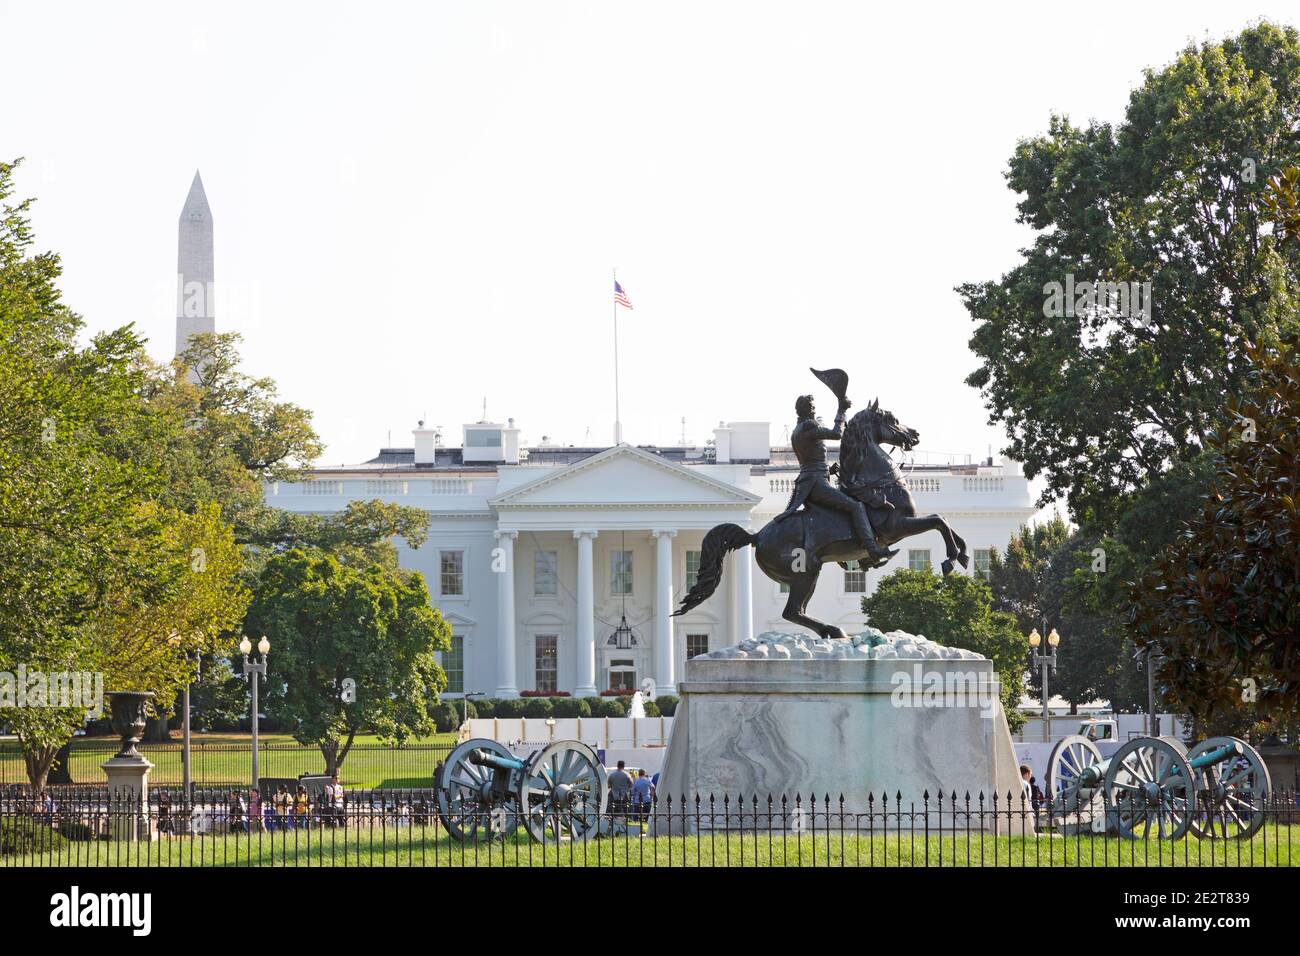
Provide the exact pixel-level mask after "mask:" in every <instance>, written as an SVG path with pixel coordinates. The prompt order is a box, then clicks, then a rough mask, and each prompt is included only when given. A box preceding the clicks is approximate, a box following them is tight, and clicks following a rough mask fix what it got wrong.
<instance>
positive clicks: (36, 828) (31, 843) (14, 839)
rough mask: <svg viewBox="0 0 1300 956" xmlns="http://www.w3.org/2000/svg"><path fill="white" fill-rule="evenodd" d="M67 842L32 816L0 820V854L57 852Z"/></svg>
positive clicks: (16, 854)
mask: <svg viewBox="0 0 1300 956" xmlns="http://www.w3.org/2000/svg"><path fill="white" fill-rule="evenodd" d="M67 842H68V841H67V840H65V839H64V838H63V837H61V836H59V834H58V833H57V832H55V831H54V829H53V828H52V827H50V826H48V825H47V824H44V823H38V822H37V821H36V819H35V818H33V817H10V818H8V819H3V820H0V856H9V855H15V856H18V855H22V854H24V853H58V852H59V850H60V848H62V847H64V846H66V845H67Z"/></svg>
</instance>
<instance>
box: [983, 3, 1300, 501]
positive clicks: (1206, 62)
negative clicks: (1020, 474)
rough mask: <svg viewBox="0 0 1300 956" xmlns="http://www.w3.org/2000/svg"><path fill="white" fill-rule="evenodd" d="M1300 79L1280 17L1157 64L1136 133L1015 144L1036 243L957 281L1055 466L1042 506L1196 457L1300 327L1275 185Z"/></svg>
mask: <svg viewBox="0 0 1300 956" xmlns="http://www.w3.org/2000/svg"><path fill="white" fill-rule="evenodd" d="M1298 74H1300V35H1298V34H1297V33H1296V31H1295V30H1293V29H1291V28H1280V27H1277V26H1274V25H1272V24H1269V23H1261V24H1259V25H1257V26H1252V27H1250V28H1248V29H1247V30H1245V31H1243V32H1242V33H1241V34H1240V35H1239V36H1237V37H1234V38H1230V39H1227V40H1224V41H1223V42H1221V43H1204V44H1201V45H1199V46H1196V45H1193V46H1189V47H1187V48H1186V49H1185V50H1184V51H1183V52H1182V53H1181V54H1180V55H1179V56H1178V58H1177V59H1176V60H1175V61H1174V62H1173V63H1172V64H1171V65H1169V66H1168V67H1166V68H1165V69H1163V70H1160V71H1148V72H1147V74H1146V75H1145V77H1144V81H1143V83H1142V85H1141V86H1140V87H1138V88H1137V89H1136V90H1135V91H1134V92H1133V93H1132V95H1131V97H1130V100H1129V104H1128V109H1127V112H1126V115H1125V118H1124V121H1123V122H1122V123H1121V124H1120V125H1119V126H1118V127H1112V126H1111V125H1110V124H1107V123H1095V122H1094V123H1091V124H1089V125H1088V126H1087V127H1086V128H1085V127H1078V126H1075V125H1073V124H1072V123H1071V122H1070V121H1069V120H1068V119H1066V118H1064V117H1053V118H1052V120H1051V122H1050V125H1049V129H1048V132H1047V134H1046V135H1044V136H1039V137H1035V138H1031V139H1026V140H1024V141H1022V142H1021V143H1019V145H1018V146H1017V148H1016V150H1015V154H1014V156H1013V157H1012V159H1011V162H1010V167H1009V170H1008V173H1007V179H1008V183H1009V185H1010V186H1011V188H1012V189H1013V190H1014V191H1016V192H1017V193H1019V194H1020V195H1021V197H1022V198H1021V201H1020V203H1019V205H1018V209H1019V219H1020V221H1021V222H1023V223H1025V224H1027V225H1029V226H1030V227H1031V228H1033V229H1034V230H1035V232H1036V236H1035V239H1034V242H1033V244H1032V246H1031V247H1030V248H1028V249H1027V250H1025V251H1024V254H1023V255H1024V258H1023V261H1022V262H1021V263H1020V264H1019V265H1017V266H1016V267H1015V268H1014V269H1012V270H1011V271H1010V272H1009V273H1007V274H1006V275H1005V276H1003V277H1002V278H1001V279H999V280H996V281H987V282H980V283H970V284H966V285H963V286H961V287H960V288H959V290H958V291H959V292H960V294H961V295H962V298H963V299H964V301H965V304H966V307H967V309H968V310H969V312H970V314H971V316H972V318H973V319H974V320H975V322H976V323H977V328H976V331H975V333H974V335H973V337H972V339H971V348H972V349H973V350H974V352H975V353H976V355H977V356H979V358H980V360H981V365H980V367H979V368H978V369H977V370H975V371H974V372H973V373H972V374H971V375H970V376H969V378H968V379H967V381H968V383H969V384H971V385H973V386H975V387H977V388H979V389H980V390H981V393H982V395H983V397H984V399H985V402H986V404H987V405H988V408H989V412H990V421H991V422H1002V423H1003V424H1004V426H1005V428H1006V431H1007V436H1008V439H1009V441H1010V444H1009V446H1008V448H1007V449H1006V450H1007V453H1008V454H1009V455H1011V456H1012V457H1013V458H1016V459H1018V460H1020V461H1022V462H1024V465H1025V473H1026V474H1027V475H1028V476H1030V477H1034V476H1036V475H1039V474H1042V475H1044V476H1045V477H1046V479H1047V482H1046V489H1045V491H1044V493H1043V499H1042V500H1043V503H1046V502H1048V501H1051V500H1053V499H1056V498H1058V497H1059V496H1060V495H1062V494H1066V493H1068V495H1069V500H1070V507H1071V512H1072V514H1073V516H1074V518H1075V520H1076V521H1077V522H1078V523H1079V524H1081V525H1086V524H1089V523H1090V522H1094V521H1096V522H1100V523H1101V524H1106V523H1107V522H1109V521H1110V520H1112V519H1113V518H1114V517H1115V516H1117V515H1118V514H1120V513H1121V512H1122V511H1123V510H1124V508H1125V505H1126V503H1127V499H1128V496H1129V495H1131V494H1132V493H1133V492H1135V491H1136V490H1138V489H1140V488H1141V487H1143V486H1144V485H1146V484H1148V483H1149V482H1151V481H1153V480H1155V479H1156V478H1158V477H1159V476H1161V475H1163V474H1164V473H1165V472H1166V471H1167V470H1168V469H1169V468H1170V467H1171V466H1172V465H1176V464H1178V463H1182V462H1189V461H1191V460H1193V459H1195V458H1197V457H1198V456H1199V455H1200V454H1201V451H1202V449H1203V448H1204V447H1205V445H1206V442H1207V441H1208V440H1209V437H1210V436H1211V434H1212V433H1213V432H1214V430H1215V428H1216V427H1218V426H1219V425H1220V424H1221V423H1222V422H1223V419H1224V410H1225V408H1226V407H1227V403H1228V400H1229V399H1230V397H1231V396H1234V395H1237V394H1241V392H1242V390H1243V387H1244V385H1245V380H1246V376H1247V375H1248V373H1249V368H1250V366H1249V362H1248V360H1247V357H1246V354H1245V342H1246V340H1247V339H1250V340H1254V341H1258V342H1260V343H1262V344H1269V343H1271V342H1274V341H1276V339H1277V338H1278V336H1279V335H1281V334H1283V333H1284V332H1285V331H1286V330H1287V329H1289V328H1294V327H1295V326H1296V313H1295V311H1294V309H1293V305H1294V302H1295V296H1296V291H1297V275H1298V271H1297V268H1296V265H1297V255H1298V254H1300V250H1297V249H1295V248H1285V247H1283V246H1282V245H1281V244H1280V243H1279V241H1278V237H1277V236H1276V235H1275V234H1274V230H1273V228H1272V222H1271V219H1272V215H1271V212H1270V209H1269V207H1268V205H1267V203H1266V197H1267V196H1268V195H1269V194H1268V193H1267V192H1266V190H1265V183H1266V180H1267V177H1268V176H1269V174H1270V173H1273V172H1277V171H1279V170H1282V169H1283V168H1285V167H1287V166H1290V165H1295V164H1296V162H1297V160H1300V131H1298V130H1297V127H1296V125H1295V122H1294V117H1295V116H1296V115H1297V113H1298V112H1300V83H1296V81H1295V78H1296V76H1297V75H1298ZM1098 282H1102V283H1126V284H1127V283H1137V287H1136V289H1137V295H1136V297H1135V296H1134V295H1133V292H1134V287H1133V286H1131V285H1126V286H1125V287H1124V289H1123V290H1121V289H1120V288H1119V287H1118V286H1115V287H1111V286H1109V285H1108V286H1104V287H1102V289H1101V290H1100V294H1099V290H1098V289H1097V288H1096V287H1095V286H1094V287H1085V286H1084V285H1083V283H1098ZM1143 283H1150V286H1144V285H1143ZM1067 288H1070V289H1072V291H1073V293H1074V296H1075V301H1074V302H1066V301H1064V290H1065V289H1067ZM1147 290H1149V294H1148V295H1146V297H1145V300H1144V299H1143V295H1144V294H1145V293H1146V292H1147ZM1121 291H1122V292H1124V293H1125V294H1124V295H1121ZM1135 302H1136V304H1135ZM1145 306H1149V308H1146V307H1145Z"/></svg>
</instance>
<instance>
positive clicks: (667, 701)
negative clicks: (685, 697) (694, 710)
mask: <svg viewBox="0 0 1300 956" xmlns="http://www.w3.org/2000/svg"><path fill="white" fill-rule="evenodd" d="M655 704H656V705H657V706H658V707H659V713H661V714H663V715H664V716H665V717H671V716H672V715H673V714H675V713H676V712H677V698H676V697H675V696H674V695H672V694H664V696H662V697H656V698H655ZM649 712H650V711H648V710H647V711H646V713H649Z"/></svg>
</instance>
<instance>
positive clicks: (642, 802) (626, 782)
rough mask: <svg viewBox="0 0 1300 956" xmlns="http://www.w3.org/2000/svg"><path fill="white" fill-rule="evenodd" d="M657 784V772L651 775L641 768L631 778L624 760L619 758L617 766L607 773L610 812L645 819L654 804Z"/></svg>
mask: <svg viewBox="0 0 1300 956" xmlns="http://www.w3.org/2000/svg"><path fill="white" fill-rule="evenodd" d="M658 784H659V774H657V773H656V774H655V775H654V776H653V777H651V776H649V775H648V774H647V773H646V772H645V770H644V769H641V770H638V771H637V772H636V777H635V778H633V776H632V775H631V774H630V773H628V772H627V763H626V761H623V760H620V761H619V762H618V767H617V768H615V770H614V772H613V773H611V774H610V775H609V810H610V812H611V813H620V814H627V815H629V816H635V817H637V818H639V819H645V818H646V817H648V816H649V815H650V808H651V806H653V805H654V802H655V791H656V787H657V786H658Z"/></svg>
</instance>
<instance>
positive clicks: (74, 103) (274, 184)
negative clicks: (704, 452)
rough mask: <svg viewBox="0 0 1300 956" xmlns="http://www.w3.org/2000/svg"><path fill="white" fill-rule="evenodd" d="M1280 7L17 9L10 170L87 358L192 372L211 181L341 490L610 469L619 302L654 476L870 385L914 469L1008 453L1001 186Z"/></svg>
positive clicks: (217, 218)
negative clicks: (187, 219)
mask: <svg viewBox="0 0 1300 956" xmlns="http://www.w3.org/2000/svg"><path fill="white" fill-rule="evenodd" d="M1291 10H1294V4H1283V3H1258V2H1247V3H1244V4H1240V3H1222V2H1214V3H1191V2H1183V3H1177V4H1174V3H1167V4H1136V3H1132V2H1131V0H1130V2H1122V3H1090V4H1087V5H1083V6H1080V5H1079V4H1077V3H1068V4H1067V3H1055V4H1045V3H1041V2H1037V3H1025V4H997V5H988V4H952V5H948V4H942V5H927V4H920V3H910V4H901V5H884V4H868V3H853V4H847V3H845V4H832V3H814V2H800V3H794V2H789V3H784V4H768V3H754V2H746V3H698V2H694V3H668V2H656V3H640V4H632V3H611V2H600V3H596V2H590V3H554V2H546V3H538V2H532V3H486V2H472V3H471V2H464V3H446V2H439V3H421V4H415V3H407V4H396V3H374V2H369V3H365V4H360V3H352V4H344V5H330V4H326V3H319V2H312V3H303V4H289V3H249V4H242V3H230V2H221V3H217V2H208V3H177V2H167V3H130V4H103V3H90V2H85V3H50V2H13V0H0V37H3V38H4V42H3V47H4V59H5V75H6V96H5V103H4V106H3V111H2V112H0V156H3V157H5V158H13V157H17V156H25V157H26V162H25V164H24V165H23V167H22V168H21V170H20V173H19V176H18V183H17V185H18V191H19V195H20V196H26V195H34V196H36V197H37V200H38V201H37V204H36V206H35V208H34V211H33V219H34V222H35V227H36V230H37V236H38V242H39V246H40V247H41V248H43V249H53V250H55V251H57V252H59V253H60V254H61V255H62V257H63V262H64V268H65V275H64V278H63V289H64V291H65V294H66V299H67V301H68V302H69V303H70V305H71V306H72V307H73V308H74V309H76V310H77V311H78V312H80V313H81V314H82V315H83V316H84V317H85V319H86V321H87V324H88V328H89V329H90V330H92V331H93V330H100V329H106V328H111V327H116V326H118V325H121V324H124V323H127V322H134V323H135V324H136V326H137V327H138V328H139V329H140V330H141V331H142V332H143V333H144V334H145V335H146V336H147V337H148V338H149V340H150V347H151V352H152V353H153V354H154V355H156V356H157V357H159V358H168V357H170V356H171V354H172V352H173V346H174V337H175V333H174V329H175V270H176V223H177V217H178V216H179V214H180V210H181V205H182V203H183V201H184V199H185V195H186V192H187V191H188V188H189V184H190V180H191V178H192V177H193V175H194V171H195V169H196V168H197V169H200V170H201V171H202V174H203V180H204V183H205V185H206V188H207V194H208V199H209V201H210V203H211V206H212V211H213V220H214V224H215V242H216V276H217V327H218V329H219V330H222V331H238V332H240V333H242V334H243V336H244V339H245V342H244V355H245V358H246V365H247V367H248V369H249V370H250V371H252V372H254V373H256V374H266V375H271V376H273V377H274V378H275V379H276V380H277V381H278V382H279V384H280V386H281V391H282V393H283V395H284V396H285V397H286V398H288V399H290V400H292V401H294V402H297V403H299V404H301V405H304V406H306V407H308V408H311V409H313V410H314V412H315V416H316V418H315V422H316V426H317V428H318V430H319V432H320V434H321V436H322V438H323V439H324V440H325V442H326V443H327V446H328V450H327V452H326V455H325V456H324V458H323V459H322V463H323V464H339V463H343V462H348V463H352V462H356V461H361V460H364V459H366V458H369V457H372V456H373V454H374V453H375V451H376V450H377V449H378V448H379V446H381V445H384V444H387V443H388V441H389V438H388V435H389V433H390V432H391V435H392V443H393V444H395V445H402V446H409V445H410V444H411V436H410V429H411V428H412V427H413V426H414V425H415V422H416V420H417V419H419V418H422V417H426V416H427V419H428V421H429V422H430V423H436V424H441V425H443V426H444V429H445V433H446V434H447V436H448V443H449V444H458V443H459V435H460V430H459V426H460V425H461V424H462V423H463V422H467V421H474V420H476V419H478V418H479V417H480V415H481V412H482V406H483V400H484V398H486V400H487V414H488V417H489V418H491V419H494V420H498V421H503V420H505V419H506V418H507V417H513V418H515V420H516V422H517V424H518V425H519V426H520V427H521V428H522V429H523V431H524V437H525V438H526V439H527V440H528V441H530V442H536V441H538V440H540V439H541V437H542V436H543V435H548V436H550V437H551V439H552V440H554V441H558V442H560V443H563V444H586V443H591V444H607V443H609V442H610V441H611V440H612V439H611V436H612V422H613V418H614V389H613V365H612V362H613V359H612V353H613V350H612V282H611V269H613V268H617V270H618V276H619V280H620V281H621V282H622V284H623V286H624V288H625V289H626V290H627V293H628V295H629V296H630V297H631V299H632V301H633V303H634V305H635V310H634V311H632V312H625V311H623V312H621V313H620V316H619V333H620V342H621V346H622V348H621V373H622V375H621V377H622V419H623V423H624V436H625V438H626V439H627V440H628V441H631V442H636V443H660V444H668V443H676V442H677V441H678V440H679V439H680V436H681V431H682V426H681V419H682V417H683V416H684V417H685V418H686V435H687V438H688V439H691V440H693V441H698V442H702V441H703V440H705V439H706V438H708V437H710V436H711V434H712V431H711V430H712V428H713V427H714V426H715V425H716V424H717V422H718V421H719V420H722V419H727V420H770V421H772V422H773V428H772V437H773V440H775V441H779V440H781V438H782V434H783V428H784V427H785V426H787V425H789V424H791V423H792V420H793V411H792V405H793V400H794V398H795V396H796V395H797V394H799V393H800V392H804V391H811V392H813V393H814V394H817V395H818V396H819V397H820V398H822V399H823V403H822V408H823V410H824V411H826V412H827V413H828V415H829V413H830V412H831V411H832V408H831V402H830V400H829V393H828V392H826V390H825V389H824V387H823V386H821V385H820V384H818V383H817V382H816V381H815V380H814V379H813V378H812V377H811V376H810V375H809V374H808V372H807V367H808V366H809V365H815V366H818V367H824V366H841V367H843V368H844V369H846V370H847V371H848V373H849V376H850V396H851V397H852V398H854V400H855V402H856V404H857V405H858V406H861V405H863V404H865V403H866V402H868V401H870V400H871V398H872V397H874V396H877V395H878V396H879V397H880V400H881V404H882V405H884V406H886V407H888V408H890V409H892V410H893V411H894V412H895V413H896V414H897V415H898V417H899V418H900V420H901V421H902V422H904V423H905V424H906V425H909V426H911V427H914V428H917V429H919V430H920V432H921V439H922V442H921V446H920V448H919V449H918V451H928V452H962V453H966V452H969V453H970V454H972V455H973V456H977V457H980V456H983V455H985V454H987V450H988V447H989V446H990V445H992V446H993V449H994V453H995V454H997V449H998V448H999V447H1000V445H1001V443H1002V441H1003V436H1002V431H1001V429H1000V428H999V427H994V426H990V425H988V424H987V423H986V418H987V413H986V411H985V409H984V408H983V406H982V404H981V402H980V399H979V395H978V393H977V392H976V391H975V390H974V389H971V388H969V387H967V386H966V385H964V384H963V380H964V378H965V377H966V375H967V374H969V373H970V372H971V371H972V369H974V368H975V359H974V357H973V356H972V354H971V353H970V351H969V350H968V348H967V344H966V343H967V341H968V339H969V337H970V334H971V331H972V324H971V322H970V320H969V317H968V316H967V313H966V311H965V309H964V308H963V307H962V305H961V302H960V300H959V299H958V297H957V295H956V293H955V292H954V291H953V287H954V286H955V285H956V284H958V283H959V282H963V281H970V280H983V279H989V278H995V277H997V276H999V275H1000V274H1001V273H1003V272H1004V271H1006V270H1007V269H1008V268H1010V267H1011V266H1012V265H1014V264H1015V262H1016V261H1017V250H1018V249H1019V248H1020V247H1021V246H1023V245H1024V244H1026V242H1027V240H1028V236H1029V233H1028V230H1027V229H1025V228H1024V227H1020V226H1017V225H1016V224H1015V221H1014V215H1015V210H1014V204H1015V199H1016V197H1015V196H1014V194H1012V193H1011V192H1010V191H1009V190H1008V189H1007V188H1006V185H1005V181H1004V179H1003V171H1004V170H1005V168H1006V162H1007V159H1008V157H1009V156H1010V155H1011V152H1012V150H1013V148H1014V146H1015V143H1016V140H1017V139H1018V138H1020V137H1025V136H1030V135H1036V134H1039V133H1041V132H1042V131H1043V130H1045V129H1046V126H1047V123H1048V119H1049V116H1050V114H1051V113H1052V112H1053V111H1056V112H1061V113H1065V114H1068V115H1069V116H1070V117H1071V118H1073V119H1074V120H1076V121H1078V122H1083V121H1086V120H1088V119H1089V118H1097V119H1101V120H1109V121H1114V122H1118V121H1120V120H1121V119H1122V118H1123V113H1124V106H1125V104H1126V102H1127V98H1128V94H1129V92H1130V90H1131V89H1132V88H1133V87H1134V86H1135V85H1137V84H1138V83H1139V82H1140V80H1141V71H1142V69H1143V68H1144V67H1148V66H1151V67H1156V68H1158V67H1160V66H1163V65H1164V64H1167V63H1168V62H1170V61H1171V60H1172V59H1173V58H1174V57H1175V56H1176V54H1177V52H1178V51H1179V50H1180V49H1181V48H1182V47H1183V46H1184V44H1185V43H1186V42H1187V41H1188V40H1191V39H1196V40H1200V39H1205V38H1207V37H1208V38H1216V39H1217V38H1220V37H1222V36H1224V35H1226V34H1229V33H1235V32H1236V31H1238V30H1240V29H1241V28H1242V27H1244V26H1246V25H1247V24H1248V23H1249V22H1251V21H1252V20H1254V19H1256V18H1258V17H1260V16H1264V17H1268V18H1270V19H1274V20H1277V21H1280V22H1288V15H1289V13H1290V11H1291Z"/></svg>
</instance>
